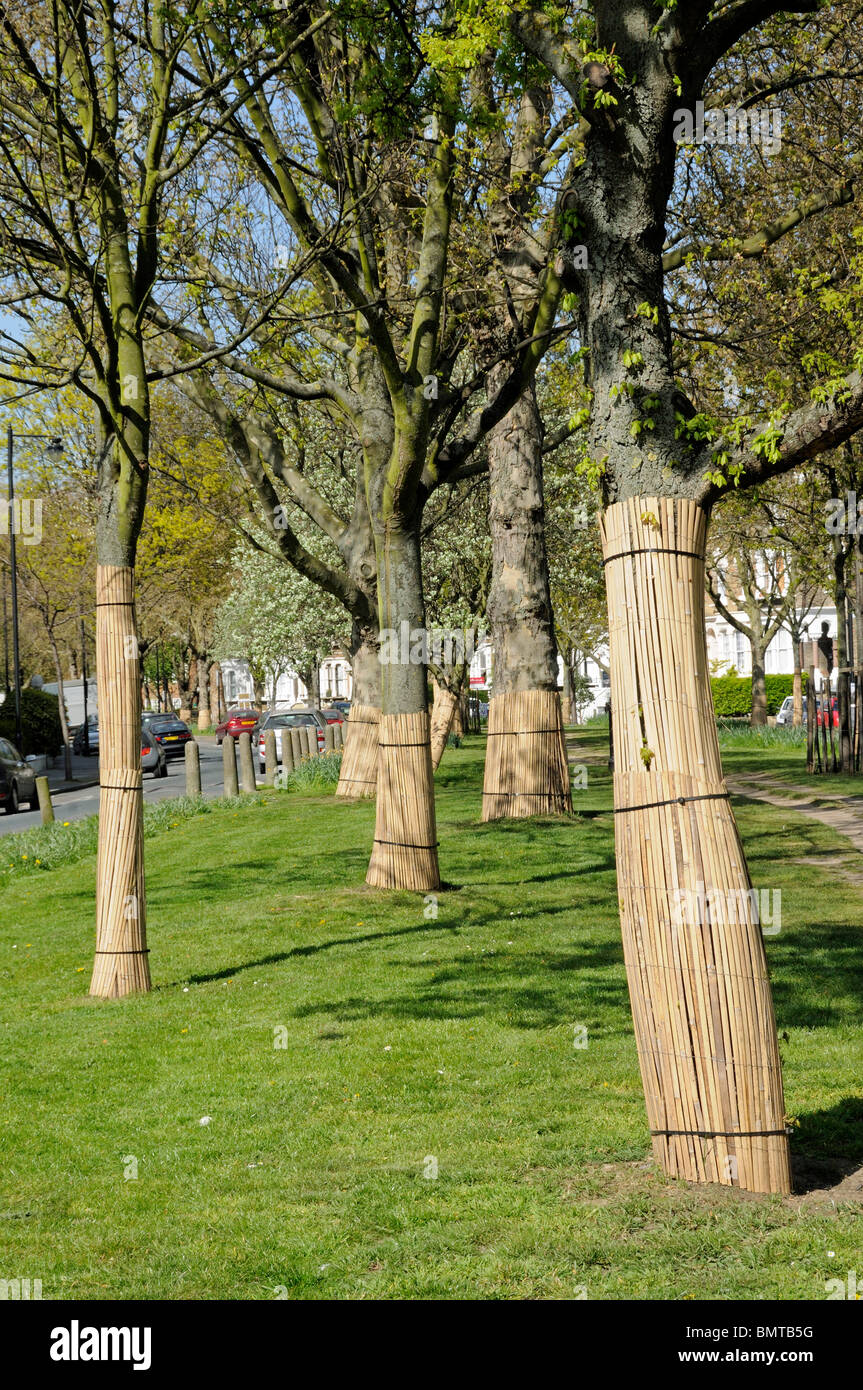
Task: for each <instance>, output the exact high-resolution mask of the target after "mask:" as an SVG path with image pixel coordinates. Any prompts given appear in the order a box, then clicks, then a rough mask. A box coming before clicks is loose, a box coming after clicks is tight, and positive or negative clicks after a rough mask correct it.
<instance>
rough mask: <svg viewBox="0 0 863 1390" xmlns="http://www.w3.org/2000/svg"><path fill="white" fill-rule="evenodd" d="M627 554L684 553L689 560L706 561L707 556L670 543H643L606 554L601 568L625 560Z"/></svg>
mask: <svg viewBox="0 0 863 1390" xmlns="http://www.w3.org/2000/svg"><path fill="white" fill-rule="evenodd" d="M627 555H686V556H687V557H688V558H689V559H690V560H701V561H702V562H703V563H705V564H706V563H707V556H706V555H702V554H701V552H700V551H699V550H674V549H673V548H672V547H671V546H670V545H645V546H642V547H641V548H640V549H639V550H619V551H618V553H617V554H616V555H607V556H606V558H605V559H604V560H603V562H602V566H603V569H604V568H605V566H606V565H610V564H611V562H612V560H625V559H626V556H627Z"/></svg>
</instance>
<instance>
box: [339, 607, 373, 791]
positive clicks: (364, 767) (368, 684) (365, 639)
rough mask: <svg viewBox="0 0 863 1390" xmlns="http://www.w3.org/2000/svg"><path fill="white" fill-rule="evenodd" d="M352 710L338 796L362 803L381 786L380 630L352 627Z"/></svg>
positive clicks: (349, 716) (353, 624)
mask: <svg viewBox="0 0 863 1390" xmlns="http://www.w3.org/2000/svg"><path fill="white" fill-rule="evenodd" d="M350 650H351V676H352V684H351V708H350V712H349V714H348V722H347V725H346V727H345V729H344V731H343V732H344V735H345V742H344V748H343V751H342V765H341V771H340V773H339V784H338V786H337V787H336V796H337V797H339V798H340V799H341V800H343V801H360V800H363V799H365V798H368V797H372V796H374V795H375V792H376V790H377V785H378V726H379V724H380V722H381V671H380V662H379V660H378V633H377V629H372V628H370V627H365V626H361V625H360V624H359V623H357V622H356V621H354V622H353V623H352V625H351V649H350Z"/></svg>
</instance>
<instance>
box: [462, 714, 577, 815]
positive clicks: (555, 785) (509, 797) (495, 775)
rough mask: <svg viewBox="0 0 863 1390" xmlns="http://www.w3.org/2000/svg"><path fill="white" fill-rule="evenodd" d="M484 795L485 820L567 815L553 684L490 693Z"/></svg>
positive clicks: (561, 734) (566, 771)
mask: <svg viewBox="0 0 863 1390" xmlns="http://www.w3.org/2000/svg"><path fill="white" fill-rule="evenodd" d="M482 796H483V801H482V819H483V820H484V821H491V820H499V819H501V817H503V816H510V817H518V818H524V817H527V816H549V815H566V814H567V813H568V812H570V811H571V810H572V798H571V795H570V788H569V763H568V761H567V757H566V741H565V737H564V731H563V719H562V716H561V708H560V695H559V694H558V692H557V691H556V690H520V691H509V692H507V693H506V694H504V695H493V696H492V698H491V702H490V705H489V714H488V743H487V746H486V754H485V775H484V778H483V793H482Z"/></svg>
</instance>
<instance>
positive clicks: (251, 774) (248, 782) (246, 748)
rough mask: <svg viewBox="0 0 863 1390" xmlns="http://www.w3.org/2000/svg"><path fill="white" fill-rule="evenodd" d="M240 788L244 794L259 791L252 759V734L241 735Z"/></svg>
mask: <svg viewBox="0 0 863 1390" xmlns="http://www.w3.org/2000/svg"><path fill="white" fill-rule="evenodd" d="M240 786H241V787H242V789H243V791H244V792H249V793H251V792H254V791H257V784H256V782H255V764H254V761H253V759H252V738H251V735H250V734H240Z"/></svg>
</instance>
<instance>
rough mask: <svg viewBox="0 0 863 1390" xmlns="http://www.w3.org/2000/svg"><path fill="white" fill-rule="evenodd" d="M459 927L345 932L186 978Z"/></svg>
mask: <svg viewBox="0 0 863 1390" xmlns="http://www.w3.org/2000/svg"><path fill="white" fill-rule="evenodd" d="M458 930H459V928H458V927H457V926H456V925H455V924H454V923H453V924H452V925H450V924H449V923H447V922H422V923H421V924H420V925H419V926H416V927H397V928H396V929H395V930H394V931H378V932H364V933H363V935H362V936H342V937H336V938H335V939H334V940H332V941H319V942H313V943H312V944H311V945H308V946H292V947H291V949H290V950H289V951H277V952H276V953H275V954H274V955H271V956H259V957H258V958H257V960H248V961H244V962H243V964H242V965H230V966H226V967H225V969H224V970H214V971H212V973H211V974H209V975H187V976H185V977H184V980H188V981H189V983H190V984H196V985H205V984H210V983H212V982H213V981H214V980H225V979H228V977H233V976H235V975H239V974H240V972H241V971H243V970H257V969H258V968H259V967H260V966H262V965H279V964H281V962H282V961H286V960H295V959H297V958H298V957H300V956H316V955H319V954H320V952H321V951H331V950H333V949H334V948H335V947H336V946H360V945H364V944H368V943H369V942H371V941H386V940H388V939H389V938H391V937H400V936H415V935H416V934H417V932H439V931H449V932H457V931H458ZM180 983H182V981H180V980H173V981H170V982H169V983H168V984H166V985H162V986H160V987H161V988H163V989H170V988H171V986H172V985H178V984H180Z"/></svg>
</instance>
